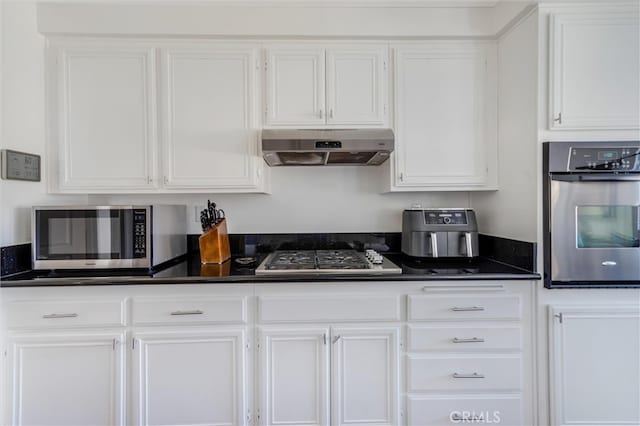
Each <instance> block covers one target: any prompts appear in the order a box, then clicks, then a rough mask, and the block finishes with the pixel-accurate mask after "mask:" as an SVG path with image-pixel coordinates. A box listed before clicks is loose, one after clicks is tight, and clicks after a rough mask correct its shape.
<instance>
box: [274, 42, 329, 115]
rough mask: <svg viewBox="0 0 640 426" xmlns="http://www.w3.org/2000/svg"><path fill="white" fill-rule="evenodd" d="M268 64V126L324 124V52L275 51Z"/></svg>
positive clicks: (301, 50)
mask: <svg viewBox="0 0 640 426" xmlns="http://www.w3.org/2000/svg"><path fill="white" fill-rule="evenodd" d="M266 62H267V64H266V65H267V83H266V85H267V88H266V89H267V90H266V91H267V103H266V111H265V116H266V120H265V124H267V125H270V126H272V125H302V126H304V125H318V124H324V123H325V113H326V111H325V109H324V105H325V100H324V90H325V86H324V84H325V81H324V69H325V66H324V49H322V48H318V47H299V48H294V47H273V48H269V49H268V50H267V60H266Z"/></svg>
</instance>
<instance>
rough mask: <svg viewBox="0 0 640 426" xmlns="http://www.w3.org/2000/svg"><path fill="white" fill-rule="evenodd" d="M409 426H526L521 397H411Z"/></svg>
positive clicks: (409, 399) (408, 401)
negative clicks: (469, 425) (493, 425)
mask: <svg viewBox="0 0 640 426" xmlns="http://www.w3.org/2000/svg"><path fill="white" fill-rule="evenodd" d="M407 408H408V414H409V419H408V421H409V426H431V425H438V426H442V425H454V424H499V425H500V424H502V425H511V426H516V425H522V424H524V423H523V417H522V400H521V399H520V398H519V397H516V396H514V397H507V396H506V397H487V398H482V397H473V398H467V397H456V398H426V397H415V396H409V397H408V400H407Z"/></svg>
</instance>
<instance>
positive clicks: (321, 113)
mask: <svg viewBox="0 0 640 426" xmlns="http://www.w3.org/2000/svg"><path fill="white" fill-rule="evenodd" d="M320 118H324V113H323V112H322V110H320Z"/></svg>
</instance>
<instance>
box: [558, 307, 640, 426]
mask: <svg viewBox="0 0 640 426" xmlns="http://www.w3.org/2000/svg"><path fill="white" fill-rule="evenodd" d="M549 323H550V332H551V333H550V342H549V344H550V356H551V412H552V415H551V422H552V424H554V425H596V424H597V425H602V424H607V425H638V424H640V309H639V308H638V306H637V304H636V305H635V306H628V307H625V306H604V307H595V306H551V307H550V308H549Z"/></svg>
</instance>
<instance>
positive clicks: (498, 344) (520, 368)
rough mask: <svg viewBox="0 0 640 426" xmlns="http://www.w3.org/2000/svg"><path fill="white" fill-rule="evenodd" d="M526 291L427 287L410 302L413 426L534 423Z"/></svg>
mask: <svg viewBox="0 0 640 426" xmlns="http://www.w3.org/2000/svg"><path fill="white" fill-rule="evenodd" d="M527 285H530V284H529V283H527V284H524V283H523V284H522V285H518V284H515V285H507V284H494V285H491V284H472V285H468V286H465V287H462V286H459V285H448V286H447V285H444V284H429V285H426V286H425V287H424V288H423V289H422V290H423V292H422V293H419V294H410V295H409V297H408V314H407V315H408V325H409V326H408V330H407V336H408V339H407V340H408V341H407V343H408V344H407V349H406V358H405V360H406V377H407V379H406V387H405V389H406V392H407V393H406V410H407V416H406V418H407V420H406V421H407V424H408V425H410V426H433V425H453V424H502V425H509V426H517V425H523V426H524V425H531V424H535V423H534V420H533V410H534V408H533V404H531V395H532V393H533V387H532V377H533V361H532V355H531V350H532V344H531V340H530V339H531V331H530V325H529V324H531V315H532V308H531V305H530V302H531V300H532V297H531V287H527ZM525 401H526V402H527V403H525Z"/></svg>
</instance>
